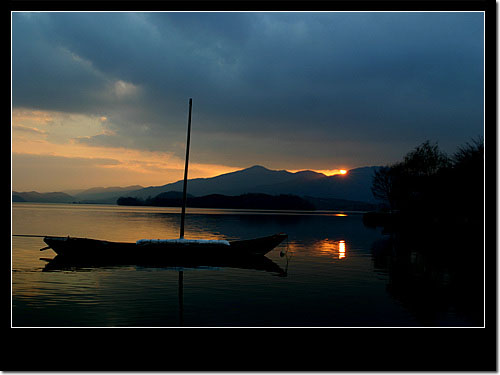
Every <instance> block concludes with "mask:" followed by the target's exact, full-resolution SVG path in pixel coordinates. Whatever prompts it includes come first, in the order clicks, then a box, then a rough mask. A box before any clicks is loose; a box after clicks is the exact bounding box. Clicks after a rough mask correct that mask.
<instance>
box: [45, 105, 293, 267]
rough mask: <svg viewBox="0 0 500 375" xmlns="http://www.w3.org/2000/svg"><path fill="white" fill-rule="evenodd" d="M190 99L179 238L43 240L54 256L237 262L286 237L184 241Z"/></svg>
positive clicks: (55, 238)
mask: <svg viewBox="0 0 500 375" xmlns="http://www.w3.org/2000/svg"><path fill="white" fill-rule="evenodd" d="M191 110H192V99H189V116H188V131H187V141H186V160H185V167H184V186H183V199H182V211H181V226H180V237H179V238H178V239H168V240H155V239H150V240H139V241H137V242H135V243H123V242H111V241H102V240H96V239H88V238H75V237H53V236H45V237H44V239H43V240H44V241H45V243H46V244H47V245H48V246H47V247H46V248H45V249H47V248H52V249H53V250H54V251H55V252H56V253H57V254H58V255H61V256H65V257H72V258H74V259H80V260H82V259H96V258H101V259H114V260H117V261H122V260H125V259H126V260H127V261H131V260H139V261H144V260H147V261H163V260H165V258H168V259H169V260H174V261H177V260H182V261H187V260H191V261H197V260H204V259H205V258H210V257H212V258H214V259H219V258H241V257H248V256H263V255H264V254H266V253H268V252H269V251H271V250H272V249H273V248H275V247H276V246H278V245H279V244H280V243H281V242H282V241H283V240H284V239H285V238H287V235H286V234H283V233H280V234H275V235H272V236H268V237H262V238H256V239H251V240H240V241H232V242H228V241H225V240H188V239H184V219H185V214H186V200H187V174H188V164H189V143H190V138H191Z"/></svg>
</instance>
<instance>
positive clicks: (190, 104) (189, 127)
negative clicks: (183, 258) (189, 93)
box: [180, 98, 193, 238]
mask: <svg viewBox="0 0 500 375" xmlns="http://www.w3.org/2000/svg"><path fill="white" fill-rule="evenodd" d="M192 108H193V99H192V98H189V116H188V131H187V141H186V165H185V166H184V188H183V191H182V212H181V235H180V238H184V219H185V217H186V200H187V176H188V164H189V143H190V141H191V110H192Z"/></svg>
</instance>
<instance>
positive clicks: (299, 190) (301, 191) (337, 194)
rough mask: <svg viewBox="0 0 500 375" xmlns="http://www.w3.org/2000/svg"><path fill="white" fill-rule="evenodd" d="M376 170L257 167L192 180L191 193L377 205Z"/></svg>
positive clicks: (146, 192) (147, 192)
mask: <svg viewBox="0 0 500 375" xmlns="http://www.w3.org/2000/svg"><path fill="white" fill-rule="evenodd" d="M377 168H378V167H363V168H356V169H352V170H350V171H349V172H348V173H347V174H346V175H334V176H325V175H324V174H321V173H317V172H313V171H300V172H296V173H292V172H288V171H285V170H279V171H276V170H270V169H267V168H264V167H262V166H258V165H256V166H253V167H250V168H246V169H242V170H240V171H236V172H231V173H226V174H222V175H219V176H216V177H211V178H195V179H192V180H189V183H188V191H189V193H191V194H193V195H195V196H204V195H209V194H223V195H241V194H247V193H263V194H271V195H277V194H292V195H298V196H311V197H317V198H335V199H344V200H353V201H361V202H370V203H374V202H375V200H374V198H373V194H372V192H371V190H370V187H371V184H372V178H373V174H374V171H375V170H376V169H377ZM182 183H183V182H182V180H180V181H177V182H174V183H171V184H166V185H163V186H151V187H147V188H144V189H140V190H137V191H134V192H130V194H129V195H130V196H133V197H137V198H141V199H146V198H148V197H154V196H157V195H158V194H160V193H163V192H167V191H182Z"/></svg>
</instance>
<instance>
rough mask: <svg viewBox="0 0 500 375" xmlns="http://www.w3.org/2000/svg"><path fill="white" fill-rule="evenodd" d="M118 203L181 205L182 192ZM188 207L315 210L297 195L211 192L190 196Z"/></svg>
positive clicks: (127, 198) (131, 199)
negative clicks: (235, 194) (200, 195)
mask: <svg viewBox="0 0 500 375" xmlns="http://www.w3.org/2000/svg"><path fill="white" fill-rule="evenodd" d="M117 204H119V205H125V206H160V207H180V206H181V205H182V193H180V192H175V191H172V192H166V193H161V194H159V195H157V196H156V197H154V198H148V199H145V200H142V199H139V198H131V197H120V198H119V199H118V200H117ZM186 205H187V206H188V207H197V208H240V209H252V208H253V209H268V210H314V209H315V206H314V205H313V204H311V203H310V202H308V201H307V200H305V199H303V198H300V197H298V196H295V195H284V194H282V195H269V194H242V195H238V196H230V195H222V194H210V195H205V196H202V197H193V196H189V197H188V199H187V204H186Z"/></svg>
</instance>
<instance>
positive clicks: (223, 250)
mask: <svg viewBox="0 0 500 375" xmlns="http://www.w3.org/2000/svg"><path fill="white" fill-rule="evenodd" d="M285 238H287V235H286V234H283V233H280V234H275V235H272V236H268V237H262V238H256V239H251V240H240V241H230V242H229V245H227V244H219V243H168V242H157V243H155V242H151V243H141V244H137V243H127V242H112V241H102V240H96V239H90V238H78V237H69V236H68V237H51V236H46V237H44V239H43V240H44V242H45V243H46V244H47V245H48V247H50V248H51V249H52V250H54V251H55V252H56V253H57V254H58V255H60V256H63V257H65V258H72V259H75V260H113V261H120V262H122V261H125V262H134V261H158V262H160V261H172V260H173V261H179V262H181V261H182V262H186V261H205V260H210V259H214V260H217V259H232V258H239V257H255V256H263V255H265V254H267V253H268V252H269V251H271V250H272V249H274V248H275V247H276V246H278V245H279V244H280V243H281V242H283V240H285Z"/></svg>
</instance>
